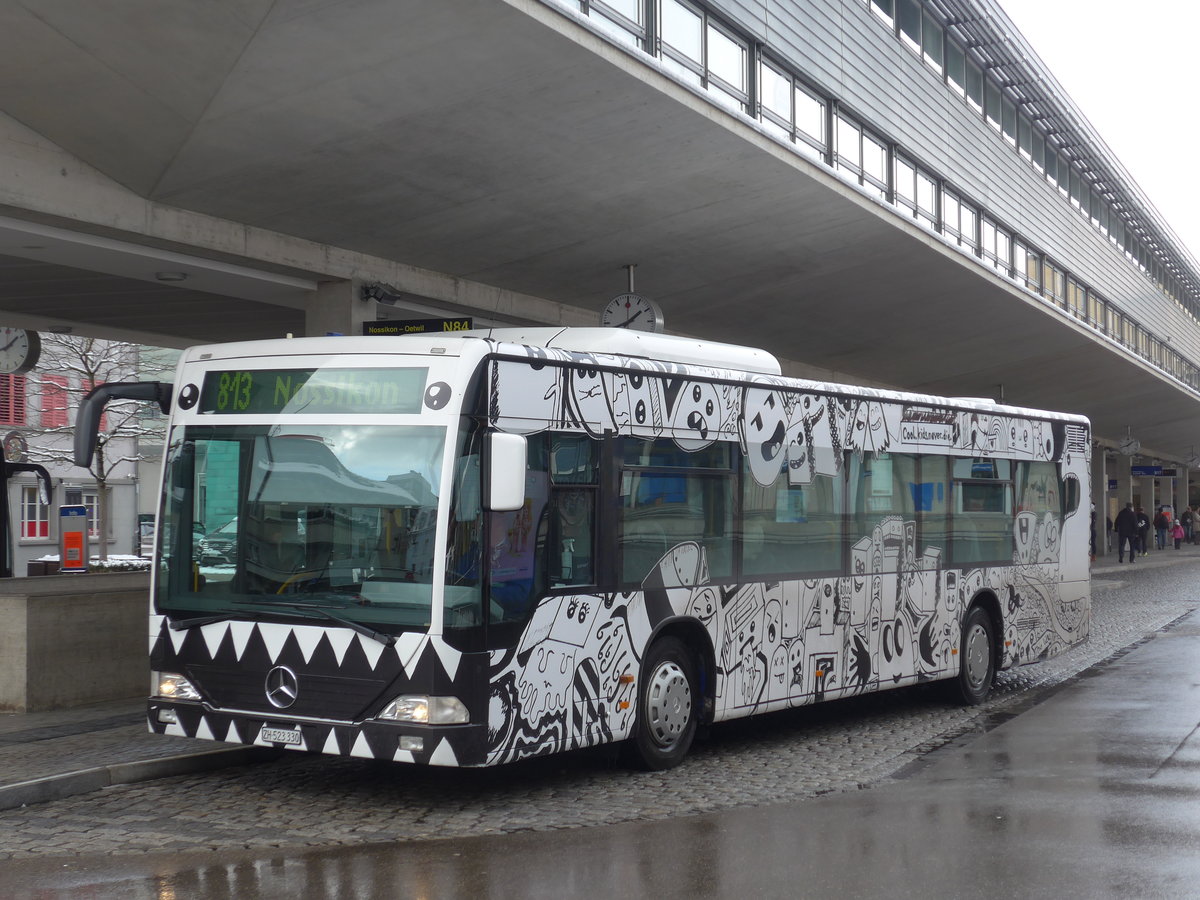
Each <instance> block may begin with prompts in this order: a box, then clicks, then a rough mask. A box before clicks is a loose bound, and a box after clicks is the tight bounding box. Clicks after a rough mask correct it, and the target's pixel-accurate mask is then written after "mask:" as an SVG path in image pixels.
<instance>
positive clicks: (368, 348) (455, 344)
mask: <svg viewBox="0 0 1200 900" xmlns="http://www.w3.org/2000/svg"><path fill="white" fill-rule="evenodd" d="M471 344H476V345H477V346H486V345H489V344H490V345H491V346H492V347H493V348H494V349H498V350H501V351H502V352H503V345H505V344H507V345H509V347H510V348H511V349H512V351H513V352H515V351H516V350H517V348H519V347H543V348H546V349H552V350H560V351H563V352H567V353H596V354H605V355H613V356H621V357H626V358H631V359H645V360H652V361H661V362H668V363H677V364H680V365H684V366H698V367H702V368H703V369H706V370H709V371H710V372H711V371H712V370H718V371H720V370H724V374H726V375H728V377H731V378H736V377H737V375H738V374H739V373H744V374H748V375H751V376H762V377H760V378H754V379H752V380H753V381H754V382H756V383H757V384H759V385H760V386H765V387H769V386H771V385H778V386H780V387H784V388H791V389H799V390H806V391H812V392H817V393H830V394H843V395H856V396H861V397H868V398H873V399H877V400H880V401H885V402H887V401H891V402H898V403H910V404H922V405H927V406H950V407H953V408H958V409H969V410H978V411H979V412H981V413H982V412H986V413H998V412H1004V413H1007V414H1009V415H1012V414H1018V415H1024V416H1026V417H1034V418H1042V419H1061V420H1069V421H1073V422H1080V423H1086V422H1087V421H1088V420H1087V418H1086V417H1085V416H1081V415H1078V414H1073V413H1065V412H1055V411H1051V410H1043V409H1034V408H1028V407H1021V406H1013V405H1008V404H1004V403H997V402H995V401H993V400H990V399H988V398H983V397H947V396H938V395H932V394H918V393H913V392H908V391H901V390H895V389H888V388H876V387H863V386H860V385H855V384H853V383H850V382H832V381H816V380H812V379H806V378H795V377H790V376H784V375H783V374H782V369H781V367H780V365H779V361H778V360H777V359H776V358H775V357H774V356H773V355H771V354H770V353H768V352H767V351H765V350H760V349H758V348H755V347H743V346H739V345H736V344H726V343H722V342H719V341H704V340H699V339H696V338H685V337H679V336H676V335H667V334H652V333H648V332H638V331H628V330H626V329H622V328H599V327H566V326H530V327H524V328H522V327H496V328H478V329H473V330H471V331H455V332H425V333H421V334H412V335H395V336H370V337H367V336H355V335H346V336H329V337H311V338H294V339H288V340H286V341H281V340H278V339H276V340H260V341H245V342H239V343H230V344H210V345H205V346H198V347H191V348H189V349H188V350H187V351H185V353H184V356H183V359H182V362H185V363H195V362H203V361H206V360H218V359H231V358H247V357H252V358H253V357H256V358H260V359H266V358H279V357H281V356H288V355H326V354H341V353H346V354H359V353H383V354H387V353H415V354H426V353H430V352H435V353H439V354H442V353H445V354H447V355H451V356H457V355H470V353H471V351H469V350H468V349H467V347H468V346H469V345H471ZM435 348H436V349H435Z"/></svg>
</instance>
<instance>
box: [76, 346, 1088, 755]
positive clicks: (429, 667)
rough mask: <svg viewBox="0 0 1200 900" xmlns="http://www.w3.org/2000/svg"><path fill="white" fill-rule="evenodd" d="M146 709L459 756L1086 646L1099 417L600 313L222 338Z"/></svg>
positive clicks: (167, 505) (965, 692) (203, 364)
mask: <svg viewBox="0 0 1200 900" xmlns="http://www.w3.org/2000/svg"><path fill="white" fill-rule="evenodd" d="M112 397H137V398H140V399H157V400H158V401H159V402H160V405H162V406H163V408H164V410H166V409H167V408H170V424H169V431H168V438H167V452H166V456H165V465H164V478H163V489H162V505H161V509H160V511H159V516H158V530H157V535H156V546H155V554H154V558H155V561H156V565H155V566H154V571H153V576H152V587H151V592H152V598H151V608H150V633H149V649H150V658H151V662H152V669H153V671H154V676H153V689H152V696H151V698H150V700H149V713H148V714H149V725H150V728H151V729H153V730H154V731H156V732H160V733H164V734H172V735H186V736H189V737H196V738H205V739H210V740H217V741H230V742H237V743H243V744H260V745H267V746H274V747H284V748H290V749H297V750H307V751H317V752H323V753H329V754H338V755H350V756H358V757H367V758H374V759H387V760H397V761H406V762H416V763H428V764H433V765H446V766H482V765H494V764H500V763H506V762H510V761H513V760H517V759H521V758H524V757H531V756H537V755H541V754H548V753H555V752H559V751H563V750H570V749H573V748H579V747H588V746H593V745H597V744H602V743H607V742H615V741H624V742H626V744H625V746H626V748H627V750H628V752H629V754H630V755H631V757H632V758H633V760H634V761H635V762H636V763H638V764H640V765H643V766H646V767H649V768H667V767H669V766H672V765H675V764H677V763H678V762H679V761H680V760H681V759H682V758H683V756H684V755H685V754H686V752H687V750H688V748H689V746H690V744H691V743H692V739H693V737H694V735H695V733H696V729H697V727H698V726H699V725H702V724H705V723H709V722H719V721H722V720H727V719H732V718H736V717H739V716H748V715H752V714H754V713H760V712H767V711H771V710H779V709H785V708H788V707H795V706H801V705H804V704H809V703H814V702H817V701H822V700H830V699H834V698H838V697H847V696H853V695H858V694H863V693H866V692H870V691H877V690H881V689H885V688H891V687H896V686H900V685H909V684H916V683H921V682H929V681H934V680H939V679H942V680H945V681H946V682H947V685H948V687H950V688H951V690H952V691H953V692H954V693H956V694H957V695H958V696H959V697H961V699H962V700H963V701H965V702H967V703H972V704H974V703H980V702H982V701H983V700H984V699H985V698H986V696H987V694H988V692H989V689H990V688H991V685H992V681H993V677H994V675H995V672H996V670H997V669H1002V668H1006V667H1009V666H1014V665H1018V664H1021V663H1029V662H1034V661H1036V660H1040V659H1043V658H1045V657H1048V656H1052V655H1054V654H1057V653H1060V652H1061V651H1063V650H1065V649H1066V648H1068V647H1070V646H1072V645H1074V644H1077V643H1078V642H1080V641H1082V640H1084V639H1085V638H1086V637H1087V634H1088V627H1089V621H1090V596H1089V583H1088V549H1087V548H1088V529H1089V516H1088V511H1087V509H1085V508H1083V507H1082V506H1081V502H1082V499H1083V498H1085V497H1087V496H1088V495H1089V490H1088V477H1089V468H1090V455H1091V442H1090V439H1089V424H1088V422H1087V420H1086V419H1084V418H1082V417H1079V416H1073V415H1065V414H1059V413H1051V412H1038V411H1034V410H1028V409H1019V408H1014V407H1008V406H998V405H995V404H993V403H990V402H987V401H984V400H976V399H947V398H941V397H931V396H924V395H918V394H905V393H899V392H891V391H884V390H876V389H865V388H857V387H848V386H845V385H836V384H826V383H819V382H813V381H803V380H797V379H793V378H786V377H782V376H781V375H780V374H779V366H778V363H777V362H776V361H775V360H774V359H773V358H772V357H771V356H770V355H769V354H767V353H764V352H762V351H759V350H753V349H749V348H743V347H734V346H730V345H722V344H713V343H705V342H698V341H694V340H687V339H683V338H675V337H667V336H663V335H655V334H648V333H631V332H628V331H624V330H620V329H601V328H580V329H563V328H532V329H525V330H519V329H495V330H485V331H474V332H467V333H458V334H435V335H428V334H426V335H416V336H409V337H363V338H356V337H329V338H304V339H296V340H278V341H260V342H249V343H242V344H228V345H214V346H205V347H196V348H193V349H191V350H189V351H187V352H186V353H184V355H183V356H182V358H181V361H180V363H179V368H178V371H177V375H176V380H175V382H174V384H157V383H139V384H134V385H128V384H127V385H105V386H103V387H101V388H99V389H97V390H96V391H95V392H93V394H92V395H91V397H90V398H89V400H88V401H87V402H86V403H85V405H84V407H83V409H82V410H81V413H80V421H79V428H78V434H77V451H76V452H77V455H78V456H79V459H80V461H81V463H82V461H84V460H85V459H86V458H87V457H88V455H89V454H90V452H91V446H92V444H93V443H94V440H95V437H94V436H95V422H96V421H97V420H98V417H99V414H100V410H101V409H102V407H103V404H104V402H105V401H106V400H107V399H109V398H112Z"/></svg>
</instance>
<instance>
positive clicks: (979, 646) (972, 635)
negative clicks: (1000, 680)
mask: <svg viewBox="0 0 1200 900" xmlns="http://www.w3.org/2000/svg"><path fill="white" fill-rule="evenodd" d="M963 651H964V653H965V659H964V660H963V665H965V666H966V670H967V683H968V684H969V685H970V686H971V689H972V690H978V689H979V688H981V687H983V683H984V682H985V681H986V680H987V676H988V669H989V668H990V666H991V656H992V653H991V648H990V647H988V634H987V629H986V628H984V627H983V626H982V625H980V624H979V623H978V622H976V623H975V624H974V625H972V626H971V629H970V630H969V631H968V632H967V640H966V647H964V648H963Z"/></svg>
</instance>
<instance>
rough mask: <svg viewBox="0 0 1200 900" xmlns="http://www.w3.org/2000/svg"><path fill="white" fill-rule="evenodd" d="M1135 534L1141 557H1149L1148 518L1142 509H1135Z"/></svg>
mask: <svg viewBox="0 0 1200 900" xmlns="http://www.w3.org/2000/svg"><path fill="white" fill-rule="evenodd" d="M1137 533H1138V549H1139V550H1141V551H1142V556H1149V555H1150V517H1149V516H1148V515H1146V510H1145V508H1144V507H1141V506H1139V507H1138V508H1137Z"/></svg>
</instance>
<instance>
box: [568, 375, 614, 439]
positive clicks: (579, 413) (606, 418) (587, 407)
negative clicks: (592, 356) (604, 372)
mask: <svg viewBox="0 0 1200 900" xmlns="http://www.w3.org/2000/svg"><path fill="white" fill-rule="evenodd" d="M604 387H605V386H604V378H603V377H602V376H601V373H600V370H599V369H598V368H572V369H570V370H568V373H567V403H568V405H569V407H570V410H571V412H572V414H573V415H574V416H575V417H576V418H577V419H578V421H579V424H580V425H581V426H582V427H583V429H584V431H586V432H587V433H588V434H590V435H592V436H593V437H603V436H604V433H605V431H613V430H615V427H616V426H615V423H614V422H613V410H612V404H611V402H610V401H609V398H608V394H607V393H606V392H605V389H604Z"/></svg>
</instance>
